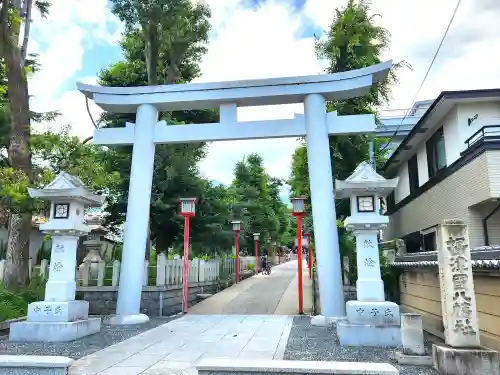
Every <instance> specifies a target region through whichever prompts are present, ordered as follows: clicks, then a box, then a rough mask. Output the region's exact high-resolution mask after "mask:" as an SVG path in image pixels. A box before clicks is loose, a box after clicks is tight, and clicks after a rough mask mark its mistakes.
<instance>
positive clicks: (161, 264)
mask: <svg viewBox="0 0 500 375" xmlns="http://www.w3.org/2000/svg"><path fill="white" fill-rule="evenodd" d="M270 260H271V261H273V258H272V257H271V258H270ZM285 261H286V258H285V257H281V258H277V259H276V263H283V262H285ZM4 264H5V260H1V261H0V275H3V272H4V271H3V270H4ZM235 264H236V260H235V259H210V260H203V259H193V260H190V261H189V280H188V289H189V298H188V299H189V305H190V306H191V305H193V304H196V303H197V302H199V301H200V300H202V299H203V298H206V297H208V296H210V295H212V294H215V293H217V292H219V291H221V290H223V289H225V288H227V287H229V286H231V285H232V284H233V283H234V282H235V270H236V269H235ZM239 264H240V272H239V276H240V280H243V279H246V278H248V277H250V276H252V275H253V274H254V268H255V257H253V256H252V257H240V259H239ZM143 267H144V283H143V289H142V295H141V312H142V313H144V314H147V315H149V316H168V315H172V314H176V313H179V312H180V311H181V308H182V278H183V267H184V261H183V260H182V259H167V258H166V256H165V255H164V254H160V255H158V257H157V259H156V265H149V263H148V262H147V261H145V262H144V265H143ZM49 271H50V269H49V262H48V261H47V260H42V262H41V264H40V265H38V266H34V267H30V272H31V275H40V276H42V277H44V278H47V276H48V272H49ZM75 272H76V280H77V282H78V287H77V299H82V300H85V301H88V302H89V305H90V306H89V313H90V314H91V315H109V314H114V313H115V311H116V300H117V297H118V284H119V276H120V262H119V261H117V260H115V261H113V262H109V263H106V262H104V261H100V262H95V263H92V262H85V263H84V264H82V265H80V267H78V269H77V270H75Z"/></svg>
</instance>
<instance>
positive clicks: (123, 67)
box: [99, 2, 218, 251]
mask: <svg viewBox="0 0 500 375" xmlns="http://www.w3.org/2000/svg"><path fill="white" fill-rule="evenodd" d="M117 3H118V2H117ZM189 9H191V8H189ZM182 14H183V13H181V15H182ZM161 27H165V29H161ZM168 27H170V26H169V25H168V24H167V23H165V20H164V19H163V20H162V22H161V23H160V26H159V30H160V32H159V35H160V36H161V38H160V40H159V46H158V48H159V53H158V54H157V55H156V56H157V57H158V61H157V64H156V73H155V74H154V75H155V77H156V79H157V81H158V83H162V84H163V83H174V81H171V80H170V78H169V70H168V67H169V65H170V60H169V58H170V56H171V52H170V48H171V46H172V44H173V42H174V41H175V40H172V38H173V36H172V35H169V34H168V32H169V28H168ZM204 40H205V36H203V35H201V36H200V37H199V40H198V42H193V43H192V44H191V45H190V46H189V48H187V50H186V51H185V52H184V53H183V56H182V59H181V60H180V62H179V64H178V67H179V69H180V76H179V78H178V79H176V80H175V82H189V81H191V80H192V79H194V78H196V77H197V76H198V75H199V74H200V70H199V66H198V64H199V61H200V59H201V56H202V53H203V52H204V47H203V44H202V43H203V41H204ZM121 47H122V50H123V55H124V60H122V61H120V62H117V63H115V64H113V65H111V66H110V67H109V68H107V69H105V70H103V71H102V72H101V73H100V74H99V83H100V84H101V85H103V86H141V85H147V84H148V83H149V82H150V80H149V78H150V76H151V74H149V77H148V73H147V72H148V68H147V66H148V64H149V63H148V61H147V59H146V55H145V54H144V51H145V49H146V40H145V34H144V32H143V31H142V29H140V28H135V29H134V28H133V27H130V29H129V31H128V32H127V33H126V34H125V35H124V38H123V40H122V42H121ZM217 115H218V113H217V112H216V111H212V110H206V111H174V112H165V113H161V114H160V118H161V119H163V120H166V121H167V123H168V124H170V125H172V124H182V123H209V122H215V121H217ZM126 121H129V122H133V121H134V117H133V116H130V115H121V114H109V113H106V114H105V115H104V117H103V122H104V123H105V126H108V127H116V126H123V124H124V122H126ZM205 148H206V147H205V144H203V143H189V144H175V145H159V146H157V147H156V154H155V172H154V177H153V187H152V198H151V209H150V218H151V220H150V237H151V239H152V241H153V242H154V243H155V244H156V247H157V251H166V250H167V249H168V248H169V247H170V246H172V245H174V244H175V242H176V241H177V240H178V238H179V236H181V235H182V231H181V228H182V226H181V222H180V220H179V217H178V204H179V198H180V197H181V196H186V195H188V196H199V195H200V194H202V186H203V183H201V182H200V178H199V171H198V167H197V163H198V162H199V161H200V160H201V158H202V157H204V156H205ZM131 151H132V148H131V147H117V148H116V149H115V152H114V153H113V155H111V156H110V158H108V161H107V166H108V168H109V171H116V170H117V171H119V172H120V174H121V175H122V177H123V180H122V183H121V185H120V186H119V187H118V188H117V189H116V190H115V191H114V192H113V194H111V195H110V197H109V201H108V203H109V204H108V208H107V209H108V210H109V212H110V214H111V215H110V217H109V221H108V222H109V224H110V225H111V226H114V227H116V226H119V225H121V224H122V223H123V221H124V219H125V211H126V202H127V199H128V184H129V178H130V163H131Z"/></svg>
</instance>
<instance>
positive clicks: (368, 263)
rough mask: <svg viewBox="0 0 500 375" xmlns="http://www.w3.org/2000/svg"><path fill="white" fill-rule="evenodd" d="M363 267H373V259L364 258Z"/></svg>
mask: <svg viewBox="0 0 500 375" xmlns="http://www.w3.org/2000/svg"><path fill="white" fill-rule="evenodd" d="M364 263H365V267H370V268H372V267H374V266H375V261H374V260H373V259H372V258H365V262H364Z"/></svg>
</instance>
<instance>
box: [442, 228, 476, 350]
mask: <svg viewBox="0 0 500 375" xmlns="http://www.w3.org/2000/svg"><path fill="white" fill-rule="evenodd" d="M438 241H439V245H438V261H439V282H440V289H441V306H442V310H443V324H444V335H445V342H446V344H448V345H450V346H453V347H458V348H460V347H462V348H465V347H468V348H470V347H479V346H480V342H479V326H478V319H477V311H476V298H475V294H474V280H473V275H472V265H471V257H470V247H469V236H468V233H467V225H466V224H465V223H464V222H463V221H459V220H445V221H444V222H443V223H442V224H441V225H439V227H438Z"/></svg>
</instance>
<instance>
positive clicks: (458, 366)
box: [432, 345, 500, 375]
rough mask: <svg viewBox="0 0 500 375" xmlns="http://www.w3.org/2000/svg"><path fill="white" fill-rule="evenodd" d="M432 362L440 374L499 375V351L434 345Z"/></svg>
mask: <svg viewBox="0 0 500 375" xmlns="http://www.w3.org/2000/svg"><path fill="white" fill-rule="evenodd" d="M432 362H433V364H434V368H435V369H436V371H437V372H438V373H439V375H457V374H460V375H486V374H488V375H499V374H500V362H499V359H498V352H497V351H495V350H490V349H485V348H482V349H462V348H453V347H450V346H448V345H432Z"/></svg>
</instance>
